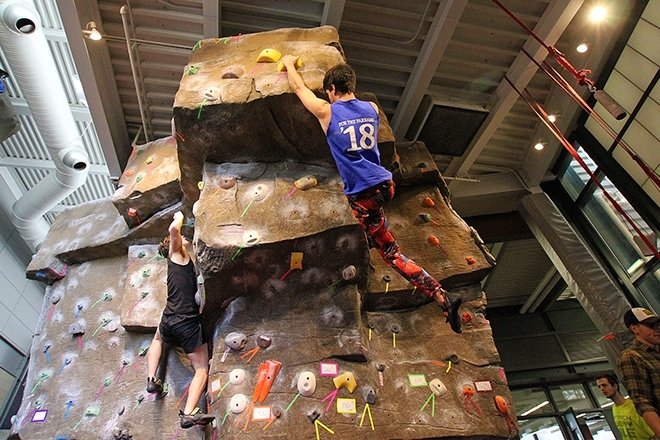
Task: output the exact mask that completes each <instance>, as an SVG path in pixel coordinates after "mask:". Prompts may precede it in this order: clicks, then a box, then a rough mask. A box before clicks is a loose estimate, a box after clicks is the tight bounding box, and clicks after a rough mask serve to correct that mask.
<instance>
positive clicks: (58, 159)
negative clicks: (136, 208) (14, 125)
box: [0, 0, 89, 250]
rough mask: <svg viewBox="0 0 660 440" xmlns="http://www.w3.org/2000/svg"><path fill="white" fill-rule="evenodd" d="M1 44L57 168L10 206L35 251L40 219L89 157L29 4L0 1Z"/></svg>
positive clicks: (81, 177) (73, 183) (81, 173)
mask: <svg viewBox="0 0 660 440" xmlns="http://www.w3.org/2000/svg"><path fill="white" fill-rule="evenodd" d="M0 46H1V47H2V50H3V52H4V54H5V56H6V58H7V61H8V62H9V65H10V66H11V69H12V73H13V76H12V78H13V79H14V80H15V81H16V83H17V84H18V85H19V86H20V88H21V90H22V92H23V96H24V97H25V100H26V101H27V104H28V106H29V107H30V111H31V112H32V116H33V117H34V120H35V122H36V124H37V127H38V129H39V132H40V133H41V136H42V138H43V140H44V142H45V144H46V146H47V148H48V150H49V152H50V154H51V156H52V159H53V162H54V163H55V168H56V169H55V171H54V172H52V173H50V174H49V175H48V176H47V177H46V178H45V179H43V180H42V181H41V182H39V183H38V184H37V185H35V186H34V187H33V188H32V189H31V190H30V191H28V192H27V193H26V194H25V195H23V197H21V198H20V199H18V200H17V201H16V202H15V203H14V204H13V206H12V223H13V224H14V226H16V229H17V230H18V231H19V233H20V235H21V237H22V238H23V240H25V242H26V243H27V244H28V246H30V248H31V249H32V250H36V249H37V248H38V247H39V245H40V244H41V243H42V242H43V240H44V239H45V237H46V234H47V233H48V229H49V226H48V223H47V222H46V221H45V220H44V219H43V217H42V216H43V215H44V214H45V213H47V212H48V211H50V210H51V209H52V208H53V207H54V206H55V205H57V204H58V203H59V202H60V201H62V200H63V199H64V198H66V197H67V196H68V195H69V194H71V193H72V192H74V191H75V190H76V189H77V188H79V187H80V186H82V185H83V184H84V183H85V180H86V179H87V174H88V172H89V166H88V165H89V159H88V157H87V153H86V151H85V150H84V147H83V144H82V141H81V139H80V136H79V135H78V130H77V128H76V124H75V121H74V119H73V115H72V114H71V109H70V108H69V102H68V99H67V98H66V95H65V93H64V90H63V88H62V84H61V81H60V76H59V73H58V71H57V68H56V67H55V62H54V61H53V57H52V55H51V52H50V50H49V48H48V43H47V42H46V37H45V36H44V32H43V29H42V27H41V18H40V17H39V14H38V13H37V11H36V10H35V9H34V7H33V6H32V4H30V3H26V2H24V1H22V0H0Z"/></svg>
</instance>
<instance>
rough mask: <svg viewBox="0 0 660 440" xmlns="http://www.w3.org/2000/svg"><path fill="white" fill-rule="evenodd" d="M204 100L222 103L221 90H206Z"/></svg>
mask: <svg viewBox="0 0 660 440" xmlns="http://www.w3.org/2000/svg"><path fill="white" fill-rule="evenodd" d="M204 100H205V101H208V102H215V101H220V100H221V98H220V89H219V88H217V87H209V88H207V89H206V90H204Z"/></svg>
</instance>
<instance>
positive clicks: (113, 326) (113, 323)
mask: <svg viewBox="0 0 660 440" xmlns="http://www.w3.org/2000/svg"><path fill="white" fill-rule="evenodd" d="M118 328H119V324H117V321H111V322H110V323H109V324H108V329H107V330H108V331H109V332H110V333H113V332H116V331H117V329H118Z"/></svg>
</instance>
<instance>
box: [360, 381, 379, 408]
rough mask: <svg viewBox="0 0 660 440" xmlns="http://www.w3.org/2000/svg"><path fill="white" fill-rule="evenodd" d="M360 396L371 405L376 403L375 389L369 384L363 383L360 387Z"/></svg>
mask: <svg viewBox="0 0 660 440" xmlns="http://www.w3.org/2000/svg"><path fill="white" fill-rule="evenodd" d="M362 397H363V398H364V401H365V402H366V403H368V404H369V405H373V404H374V403H376V390H375V389H374V387H372V386H371V385H365V386H363V387H362Z"/></svg>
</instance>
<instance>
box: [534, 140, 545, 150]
mask: <svg viewBox="0 0 660 440" xmlns="http://www.w3.org/2000/svg"><path fill="white" fill-rule="evenodd" d="M544 148H545V145H543V144H542V143H541V142H538V143H537V144H536V145H534V149H535V150H536V151H541V150H542V149H544Z"/></svg>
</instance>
